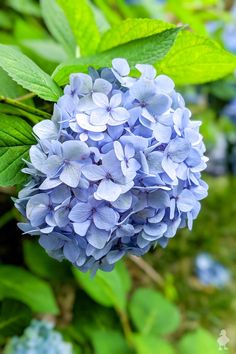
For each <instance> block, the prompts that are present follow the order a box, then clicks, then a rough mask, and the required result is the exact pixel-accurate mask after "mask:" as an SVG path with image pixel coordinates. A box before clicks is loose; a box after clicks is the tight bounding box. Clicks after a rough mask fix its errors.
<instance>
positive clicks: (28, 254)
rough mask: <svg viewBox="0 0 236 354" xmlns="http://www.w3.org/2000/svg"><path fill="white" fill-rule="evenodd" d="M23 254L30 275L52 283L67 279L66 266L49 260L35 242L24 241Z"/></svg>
mask: <svg viewBox="0 0 236 354" xmlns="http://www.w3.org/2000/svg"><path fill="white" fill-rule="evenodd" d="M23 253H24V260H25V263H26V265H27V267H28V268H29V269H30V271H31V272H32V273H34V274H36V275H38V276H40V277H42V278H45V279H51V280H54V281H55V280H57V281H58V280H60V281H62V280H63V279H66V278H67V279H68V278H69V271H68V268H67V264H66V263H60V262H58V261H56V260H54V259H53V258H51V257H50V256H49V255H48V254H47V253H46V252H45V250H44V249H43V248H42V247H41V246H40V245H39V244H38V243H37V242H36V241H35V240H34V241H31V240H25V241H24V243H23Z"/></svg>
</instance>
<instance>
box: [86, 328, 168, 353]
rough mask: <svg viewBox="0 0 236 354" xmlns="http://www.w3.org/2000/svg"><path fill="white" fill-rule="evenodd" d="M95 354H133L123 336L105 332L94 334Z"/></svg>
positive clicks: (117, 333)
mask: <svg viewBox="0 0 236 354" xmlns="http://www.w3.org/2000/svg"><path fill="white" fill-rule="evenodd" d="M92 343H93V347H94V351H95V354H111V353H112V354H132V353H133V352H132V351H131V349H130V348H129V347H128V344H127V342H126V340H125V338H124V337H123V336H122V334H121V333H120V332H118V331H111V330H103V331H95V332H93V333H92ZM163 354H165V353H163Z"/></svg>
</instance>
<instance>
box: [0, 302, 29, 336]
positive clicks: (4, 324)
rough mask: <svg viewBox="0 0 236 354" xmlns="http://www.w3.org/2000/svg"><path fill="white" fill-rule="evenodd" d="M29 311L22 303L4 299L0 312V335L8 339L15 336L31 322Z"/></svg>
mask: <svg viewBox="0 0 236 354" xmlns="http://www.w3.org/2000/svg"><path fill="white" fill-rule="evenodd" d="M31 315H32V314H31V310H30V309H29V308H28V306H26V305H24V304H23V303H21V302H19V301H15V300H11V299H6V300H4V301H3V302H2V304H1V310H0V335H2V336H5V337H10V336H13V335H17V334H19V333H20V332H21V330H23V329H24V328H25V327H26V326H27V325H28V324H29V323H30V320H31Z"/></svg>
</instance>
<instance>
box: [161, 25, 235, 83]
mask: <svg viewBox="0 0 236 354" xmlns="http://www.w3.org/2000/svg"><path fill="white" fill-rule="evenodd" d="M235 68H236V57H235V56H234V55H232V54H230V53H228V52H226V51H225V50H224V49H222V48H221V47H220V46H219V45H218V43H216V42H214V41H212V40H210V39H208V38H205V37H201V36H197V35H195V34H193V33H191V32H187V31H183V32H182V33H180V35H179V36H178V38H177V40H176V42H175V44H174V46H173V47H172V48H171V50H170V51H169V53H168V54H167V55H166V57H165V58H164V59H163V60H162V61H161V63H160V64H159V66H158V70H159V72H161V73H163V74H166V75H169V76H170V77H171V78H172V79H173V80H174V81H175V83H176V84H179V85H186V84H201V83H205V82H209V81H214V80H217V79H219V78H222V77H224V76H226V75H228V74H230V73H232V72H233V71H234V70H235Z"/></svg>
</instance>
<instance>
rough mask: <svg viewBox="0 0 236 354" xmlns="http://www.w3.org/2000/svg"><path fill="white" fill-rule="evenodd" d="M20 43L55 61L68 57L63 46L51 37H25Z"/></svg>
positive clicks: (46, 58) (58, 61)
mask: <svg viewBox="0 0 236 354" xmlns="http://www.w3.org/2000/svg"><path fill="white" fill-rule="evenodd" d="M20 44H21V45H22V46H23V47H24V48H27V49H29V50H31V51H33V52H34V53H35V54H36V55H38V56H39V57H41V58H43V59H45V60H48V61H52V62H54V63H60V62H62V61H65V60H66V59H67V58H68V56H67V54H66V52H65V51H64V49H63V48H62V46H61V45H60V44H58V43H57V42H55V41H53V40H51V39H43V40H42V39H24V40H23V41H20Z"/></svg>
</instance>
